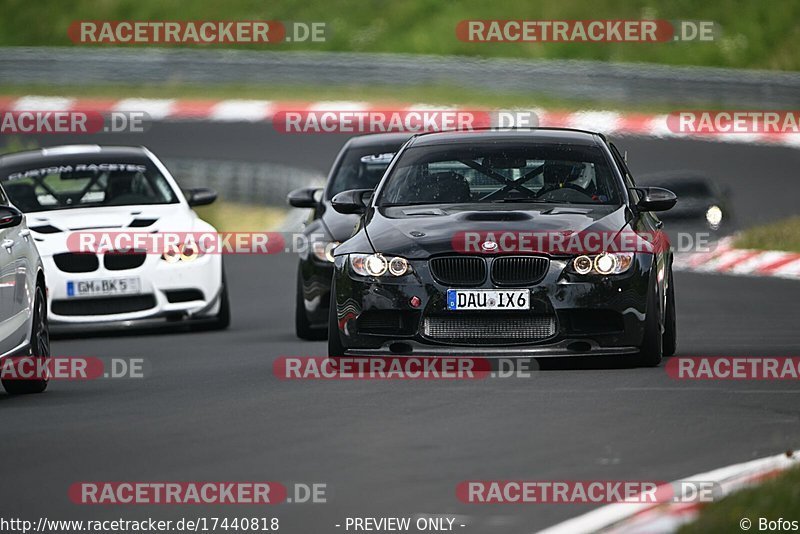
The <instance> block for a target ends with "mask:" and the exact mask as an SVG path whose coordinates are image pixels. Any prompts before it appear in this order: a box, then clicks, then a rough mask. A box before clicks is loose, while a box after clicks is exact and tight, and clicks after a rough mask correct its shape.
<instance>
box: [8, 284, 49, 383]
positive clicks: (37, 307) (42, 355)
mask: <svg viewBox="0 0 800 534" xmlns="http://www.w3.org/2000/svg"><path fill="white" fill-rule="evenodd" d="M30 344H31V357H32V358H33V359H34V360H36V362H37V363H38V362H40V361H41V360H45V364H44V365H42V366H39V365H36V366H35V368H36V369H37V375H39V374H41V373H40V371H39V370H41V369H46V368H47V363H46V360H48V359H49V358H50V329H49V327H48V324H47V299H46V298H45V296H44V288H42V286H41V285H37V286H36V298H35V299H34V304H33V324H32V325H31V340H30ZM2 382H3V388H5V390H6V391H7V392H8V393H10V394H12V395H24V394H27V393H41V392H43V391H44V390H45V389H47V383H48V377H47V375H46V373H44V376H37V377H36V378H25V379H12V378H9V379H6V378H4V379H3V380H2Z"/></svg>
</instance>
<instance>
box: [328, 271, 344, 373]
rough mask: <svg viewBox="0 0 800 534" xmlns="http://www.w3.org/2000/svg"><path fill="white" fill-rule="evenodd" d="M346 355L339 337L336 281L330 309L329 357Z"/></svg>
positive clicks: (332, 290)
mask: <svg viewBox="0 0 800 534" xmlns="http://www.w3.org/2000/svg"><path fill="white" fill-rule="evenodd" d="M342 356H344V346H343V345H342V339H341V338H340V337H339V317H338V316H337V315H336V282H332V283H331V307H330V310H329V311H328V357H329V358H340V357H342Z"/></svg>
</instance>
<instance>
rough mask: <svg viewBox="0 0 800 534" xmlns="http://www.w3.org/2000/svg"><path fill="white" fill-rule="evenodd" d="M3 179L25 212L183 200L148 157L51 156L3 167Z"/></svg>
mask: <svg viewBox="0 0 800 534" xmlns="http://www.w3.org/2000/svg"><path fill="white" fill-rule="evenodd" d="M0 183H2V185H3V188H4V189H5V190H6V193H7V195H8V197H9V199H10V200H11V202H12V203H13V204H14V205H15V206H16V207H18V208H19V209H20V210H22V211H24V212H37V211H48V210H61V209H69V208H85V207H93V206H129V205H138V204H171V203H176V202H178V199H177V197H176V195H175V191H173V189H172V187H170V185H169V182H167V180H166V178H164V176H163V175H162V174H161V172H160V171H159V170H158V169H157V168H156V167H155V166H154V165H153V164H152V163H151V162H150V161H149V160H146V159H134V158H129V160H122V159H100V158H93V159H91V160H78V159H70V160H64V161H53V160H52V159H48V160H46V161H42V162H41V163H40V164H29V165H27V166H24V167H22V166H16V167H2V168H0Z"/></svg>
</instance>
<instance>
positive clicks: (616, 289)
mask: <svg viewBox="0 0 800 534" xmlns="http://www.w3.org/2000/svg"><path fill="white" fill-rule="evenodd" d="M676 201H677V198H676V197H675V195H674V194H673V193H672V192H670V191H668V190H665V189H660V188H655V187H651V188H640V187H637V186H636V184H635V182H634V179H633V176H632V175H631V173H630V171H629V170H628V167H627V165H626V163H625V161H624V158H623V157H622V156H621V154H620V152H619V151H618V150H617V148H616V147H615V146H614V144H613V143H611V142H610V141H609V140H608V139H606V138H605V137H604V136H603V135H601V134H598V133H593V132H587V131H579V130H569V129H548V128H539V129H531V130H513V131H473V132H440V133H431V134H422V135H418V136H416V137H414V138H412V139H411V140H410V141H409V142H408V143H406V144H405V145H404V146H403V148H402V149H401V150H400V152H399V153H398V154H397V156H396V157H395V158H394V159H393V161H392V163H391V164H390V166H389V168H388V169H387V171H386V173H385V174H384V176H383V178H382V180H381V182H380V184H379V185H378V187H377V188H376V189H375V190H374V192H373V191H372V190H349V191H344V192H341V193H339V194H337V195H336V196H335V197H334V198H333V199H332V205H333V208H334V209H335V210H337V211H338V212H340V213H346V214H360V216H361V219H360V220H359V222H358V225H357V227H356V232H355V233H354V235H353V236H352V237H351V238H350V239H348V240H347V241H345V242H344V243H342V244H341V245H339V246H338V247H336V249H335V251H334V252H333V255H334V275H333V286H332V290H331V307H330V314H329V325H328V329H329V335H328V350H329V354H330V355H331V356H334V357H335V356H401V355H405V356H410V355H414V356H486V357H493V356H496V357H521V358H523V357H524V358H531V357H534V358H539V357H550V356H559V357H560V356H586V355H604V356H618V357H620V358H624V359H627V360H629V361H632V362H633V363H634V364H636V365H645V366H653V365H658V364H659V363H660V362H661V359H662V356H664V355H671V354H672V353H674V351H675V346H676V329H675V298H674V286H673V281H672V280H673V279H672V253H671V252H670V250H669V246H668V243H667V244H666V246H664V243H663V241H662V240H661V239H660V236H661V235H662V234H661V226H662V223H661V221H660V220H659V219H658V218H657V217H656V216H655V214H654V212H657V211H664V210H667V209H669V208H671V207H672V206H673V205H674V204H675V203H676ZM628 236H633V237H632V239H627V237H628ZM575 237H578V238H579V239H576V240H575V241H574V242H573V241H572V240H571V238H575ZM623 241H624V242H625V243H628V244H629V246H625V247H620V246H618V245H619V244H620V243H621V242H623ZM531 243H534V244H535V246H532V245H531ZM565 243H570V246H565ZM575 243H578V246H577V247H575V246H572V245H574V244H575ZM586 243H590V244H591V246H588V247H587V246H585V244H586Z"/></svg>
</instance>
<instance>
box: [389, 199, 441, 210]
mask: <svg viewBox="0 0 800 534" xmlns="http://www.w3.org/2000/svg"><path fill="white" fill-rule="evenodd" d="M426 204H453V202H439V201H432V200H427V201H425V200H420V201H418V202H397V203H389V204H379V205H378V207H379V208H397V207H402V206H424V205H426Z"/></svg>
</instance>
